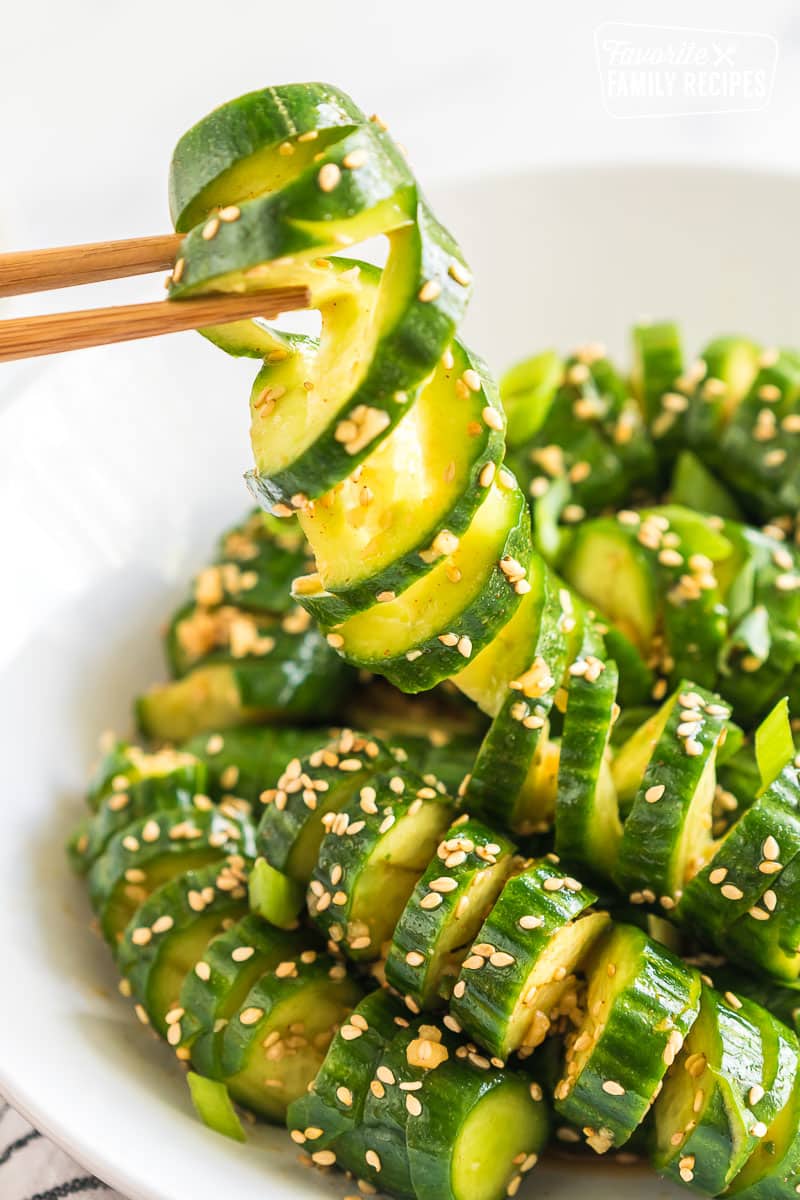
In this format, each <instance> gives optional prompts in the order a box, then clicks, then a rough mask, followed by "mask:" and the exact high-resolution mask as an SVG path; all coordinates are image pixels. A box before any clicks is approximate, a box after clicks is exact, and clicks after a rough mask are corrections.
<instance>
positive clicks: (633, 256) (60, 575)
mask: <svg viewBox="0 0 800 1200" xmlns="http://www.w3.org/2000/svg"><path fill="white" fill-rule="evenodd" d="M434 199H435V200H436V201H437V203H438V207H439V209H440V212H441V213H442V215H443V216H444V217H445V218H446V219H447V220H448V221H449V222H450V223H451V224H452V225H453V227H454V228H455V229H456V230H457V232H458V234H459V235H460V236H461V238H462V240H463V242H464V245H465V247H466V249H467V254H468V257H469V258H470V260H471V261H472V263H473V265H474V267H475V269H476V274H477V288H476V299H475V303H474V307H473V310H472V312H471V314H470V317H469V326H470V337H471V338H472V339H473V340H474V343H475V344H476V346H477V347H478V348H480V350H481V351H482V352H483V353H484V354H485V355H486V356H487V357H488V358H489V360H490V361H491V362H493V363H494V364H495V365H496V366H497V367H498V368H499V367H501V366H502V365H504V363H505V361H506V360H507V359H508V358H509V357H510V356H512V355H515V354H523V353H526V352H531V351H533V350H535V349H537V348H540V347H541V346H542V345H546V344H548V343H550V342H556V343H558V344H560V345H562V346H569V345H570V344H572V343H574V342H575V341H578V340H580V339H584V338H593V339H594V338H605V339H606V340H608V341H609V342H610V344H611V345H612V346H613V347H614V348H616V349H619V348H621V346H622V342H623V338H624V331H625V329H626V328H627V326H628V324H629V323H630V321H631V319H632V318H634V317H635V316H636V315H637V314H640V313H642V312H650V313H652V314H653V315H656V314H661V315H673V314H674V315H678V316H680V317H682V318H684V320H685V324H686V328H687V333H688V335H689V340H690V342H691V343H692V344H693V345H696V344H697V342H698V341H699V340H700V339H701V338H703V337H705V336H707V335H709V334H711V333H712V332H722V331H725V330H729V331H734V330H737V329H744V330H746V331H749V332H752V333H754V334H755V335H757V336H763V337H765V338H768V339H772V338H774V339H776V340H786V341H789V342H793V343H794V344H795V345H796V344H798V343H800V311H799V310H798V306H797V303H796V280H797V278H798V275H799V273H800V272H799V268H800V250H799V249H798V242H797V238H796V236H795V226H796V221H795V214H796V212H797V210H798V203H800V182H798V181H796V180H792V179H789V178H782V177H780V176H769V175H747V174H736V173H732V172H721V173H720V172H713V171H711V172H703V171H690V170H676V171H667V170H658V171H643V170H636V169H621V170H612V171H591V170H588V171H580V170H573V171H568V172H540V173H535V172H533V173H531V172H529V173H527V174H525V173H518V174H517V175H514V176H498V177H497V178H496V179H494V180H492V179H482V180H480V181H477V182H472V183H468V184H463V185H455V186H453V187H451V188H449V189H445V188H440V189H438V191H437V195H436V196H435V197H434ZM252 370H253V367H252V364H249V365H248V364H246V363H237V362H234V361H232V360H229V359H227V358H226V357H225V356H224V355H223V354H221V353H220V352H219V351H217V350H215V349H214V348H212V347H211V346H209V345H208V344H206V343H204V342H203V341H202V340H201V339H200V338H198V337H196V336H195V335H189V334H186V335H179V336H178V337H174V338H172V339H164V340H163V341H161V342H154V343H140V344H138V345H131V346H129V347H117V348H108V349H103V350H96V351H87V352H84V353H83V354H80V355H66V356H62V357H61V358H59V359H52V360H49V361H47V362H43V363H42V364H39V365H30V364H29V365H28V366H26V368H25V369H24V370H22V371H20V372H18V373H16V374H12V375H9V376H5V375H3V376H0V545H2V546H3V547H4V550H5V552H6V554H8V555H9V556H10V559H9V558H6V559H5V561H6V562H8V561H9V560H10V561H12V562H13V563H14V564H15V566H14V570H13V571H12V572H11V574H10V575H8V576H6V580H5V588H4V590H3V603H4V606H5V608H6V609H7V619H5V620H4V625H3V629H4V639H3V652H4V654H5V661H4V662H2V661H0V699H1V702H2V708H3V715H2V726H1V727H2V731H3V747H4V753H3V781H4V794H5V807H4V817H3V832H4V836H3V838H2V839H0V946H1V947H2V954H3V967H2V979H3V984H2V988H0V1090H4V1091H7V1093H8V1095H9V1097H10V1098H11V1099H12V1100H13V1101H14V1102H15V1103H17V1104H18V1105H19V1106H20V1107H21V1108H22V1109H23V1110H24V1112H25V1113H26V1115H28V1116H29V1117H30V1119H31V1120H32V1121H33V1122H34V1123H35V1124H36V1125H38V1126H39V1127H40V1128H43V1129H44V1130H45V1131H46V1132H49V1133H51V1134H52V1135H53V1136H54V1137H55V1138H56V1139H57V1140H59V1141H60V1142H62V1143H63V1144H64V1145H66V1146H68V1147H69V1148H70V1149H71V1151H72V1153H73V1154H74V1155H75V1156H76V1157H77V1158H78V1159H79V1161H81V1162H82V1163H83V1164H84V1165H86V1166H87V1167H89V1168H91V1169H93V1170H96V1171H97V1172H98V1173H99V1174H100V1175H101V1177H102V1178H104V1179H106V1180H107V1181H108V1182H110V1183H112V1184H113V1185H114V1186H117V1187H119V1188H120V1190H122V1191H123V1192H125V1193H127V1194H128V1195H129V1196H130V1197H132V1198H133V1200H185V1198H186V1196H187V1195H188V1194H191V1196H192V1200H219V1197H220V1196H221V1195H232V1196H236V1200H262V1198H263V1195H264V1189H265V1186H268V1187H269V1188H270V1194H271V1195H272V1196H274V1197H276V1200H284V1198H285V1197H288V1196H289V1195H290V1194H291V1195H295V1196H309V1197H311V1196H315V1195H318V1194H320V1190H321V1189H323V1188H324V1187H325V1186H326V1185H325V1184H324V1183H323V1182H321V1181H320V1180H318V1179H317V1178H315V1177H314V1176H311V1175H310V1174H306V1173H303V1172H302V1171H300V1170H299V1169H295V1167H294V1166H293V1159H294V1157H295V1155H294V1151H293V1149H292V1148H291V1145H290V1144H289V1143H288V1142H287V1139H286V1138H285V1137H284V1136H281V1135H280V1134H278V1135H275V1136H273V1137H271V1136H269V1135H267V1134H266V1133H263V1132H262V1133H259V1134H258V1135H257V1136H256V1137H254V1139H253V1142H252V1144H251V1145H250V1146H248V1147H247V1148H246V1149H241V1148H239V1147H238V1146H235V1145H233V1144H232V1143H228V1142H225V1141H224V1140H223V1139H220V1138H216V1137H214V1136H212V1135H210V1134H207V1133H206V1132H205V1131H204V1130H203V1129H202V1127H201V1126H200V1125H199V1124H198V1123H197V1122H196V1121H195V1120H194V1119H193V1117H192V1116H191V1115H190V1111H189V1103H188V1099H187V1095H186V1092H185V1090H184V1085H183V1083H182V1079H181V1077H180V1074H179V1072H177V1071H176V1070H175V1069H174V1067H173V1065H172V1062H171V1056H170V1055H169V1054H168V1053H167V1052H166V1051H165V1049H164V1048H163V1047H162V1046H160V1045H157V1044H156V1043H155V1042H153V1041H152V1040H151V1039H150V1038H149V1036H148V1035H147V1034H146V1032H145V1031H144V1030H142V1029H141V1028H140V1027H139V1026H138V1025H137V1024H136V1023H135V1022H134V1020H133V1019H132V1016H131V1013H130V1009H129V1006H128V1005H126V1004H125V1003H124V1002H123V1001H121V1000H120V999H119V998H118V997H117V995H116V993H115V990H114V978H113V972H112V971H111V969H110V966H109V963H108V960H107V955H106V953H105V951H104V949H103V947H102V946H101V945H100V944H99V943H98V942H97V941H96V940H95V939H94V938H93V937H92V936H91V935H90V934H89V933H88V932H87V929H86V924H87V917H88V912H87V907H86V903H85V899H84V896H83V889H82V886H81V885H80V884H78V883H77V882H76V881H75V880H73V879H72V878H71V876H70V873H69V871H68V869H67V866H66V863H65V860H64V856H63V850H62V847H63V842H64V838H65V836H66V833H67V831H68V830H69V828H70V826H71V825H72V824H73V822H74V821H75V819H76V817H77V816H78V814H79V813H80V811H81V802H80V793H81V789H82V786H83V780H84V776H85V771H86V768H87V766H88V764H89V761H90V759H91V755H92V749H93V745H94V741H95V738H96V736H97V734H98V732H99V731H100V730H101V729H103V728H105V727H107V726H115V727H116V728H117V729H118V730H124V729H125V728H126V727H127V724H128V713H129V703H130V698H131V697H132V696H133V695H134V694H135V693H136V691H137V690H139V689H140V688H142V687H143V686H144V685H146V684H147V683H148V682H150V680H151V679H152V678H153V677H154V676H155V675H156V674H157V672H158V671H159V670H160V667H159V652H158V644H157V634H156V629H157V626H158V623H159V621H160V619H161V617H162V616H163V615H164V614H165V613H166V612H167V611H168V609H169V607H170V604H171V603H172V602H173V601H174V600H175V598H176V597H177V596H178V595H180V594H181V593H182V591H183V589H184V587H185V583H186V578H187V575H188V573H189V572H190V570H191V569H192V568H193V567H194V566H196V565H197V564H198V563H199V562H200V561H201V556H202V555H203V553H204V552H205V551H206V549H207V548H208V546H209V544H210V542H211V540H212V539H213V537H214V536H215V535H216V533H217V531H218V529H219V528H220V526H221V525H222V524H223V523H224V522H225V521H226V520H228V519H229V518H231V517H233V516H235V515H236V514H237V513H238V512H239V511H241V510H243V509H244V508H245V507H246V503H247V501H246V496H245V492H244V488H243V485H242V484H241V481H240V475H241V472H242V470H243V469H244V468H245V466H246V465H247V462H248V446H247V438H246V420H247V415H246V401H245V397H246V394H247V393H246V387H247V385H248V380H249V377H250V374H251V372H252ZM6 378H8V379H9V380H11V381H12V382H9V383H8V384H7V385H6V386H5V389H3V381H4V380H5V379H6ZM535 1180H536V1184H535V1186H536V1187H537V1188H538V1191H537V1193H536V1194H538V1195H542V1196H552V1197H562V1198H566V1197H568V1196H572V1195H574V1194H575V1191H576V1190H577V1189H579V1188H583V1187H584V1186H585V1184H586V1180H587V1176H586V1175H585V1174H581V1175H576V1173H575V1171H574V1169H573V1170H563V1169H561V1170H553V1169H551V1168H549V1167H548V1168H546V1169H544V1170H542V1171H538V1170H537V1172H536V1173H535ZM591 1188H592V1194H593V1195H594V1196H595V1197H597V1200H604V1198H606V1200H611V1197H615V1198H617V1200H634V1198H635V1197H639V1196H641V1194H642V1189H643V1188H646V1189H647V1192H648V1194H650V1195H658V1196H661V1195H667V1194H669V1191H668V1189H666V1188H665V1187H664V1186H662V1185H661V1184H659V1183H658V1182H657V1181H655V1180H653V1179H651V1178H650V1177H649V1176H648V1177H647V1181H646V1182H645V1180H644V1177H643V1176H642V1175H641V1174H639V1173H638V1172H636V1173H633V1174H630V1173H627V1174H626V1173H625V1172H622V1171H620V1170H614V1169H611V1171H610V1172H606V1173H605V1174H604V1173H603V1172H602V1171H600V1172H594V1173H593V1174H592V1176H591ZM330 1190H331V1191H332V1193H333V1194H335V1195H341V1194H342V1180H341V1179H338V1180H335V1181H334V1182H332V1183H331V1184H330ZM531 1193H532V1194H533V1185H531Z"/></svg>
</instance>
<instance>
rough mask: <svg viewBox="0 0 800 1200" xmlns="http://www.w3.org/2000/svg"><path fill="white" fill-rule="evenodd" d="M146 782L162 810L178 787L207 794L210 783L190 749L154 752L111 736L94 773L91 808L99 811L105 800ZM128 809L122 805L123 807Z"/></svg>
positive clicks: (90, 799) (89, 790) (166, 749)
mask: <svg viewBox="0 0 800 1200" xmlns="http://www.w3.org/2000/svg"><path fill="white" fill-rule="evenodd" d="M145 781H146V782H147V784H148V790H149V792H150V795H151V797H152V799H153V800H154V801H155V800H156V799H158V798H160V799H161V801H162V803H161V805H160V807H161V808H168V807H169V802H170V798H171V796H172V794H173V789H174V788H175V787H181V788H185V789H187V790H188V791H191V792H192V793H194V792H204V791H205V790H206V782H207V781H206V772H205V770H204V768H203V766H202V764H201V763H200V762H198V756H197V755H195V754H194V753H193V752H192V751H191V750H189V749H181V750H173V749H172V747H164V748H163V749H161V750H156V751H155V752H153V753H150V752H149V751H147V750H144V749H143V748H142V747H141V746H136V745H133V744H131V743H130V742H125V741H120V740H119V739H114V738H113V735H111V744H110V745H106V746H104V747H103V752H102V754H101V757H100V761H99V762H98V763H97V764H96V765H95V767H94V769H93V771H92V775H91V779H90V781H89V787H88V790H87V803H88V805H89V808H91V809H93V810H94V809H98V808H99V807H100V804H101V803H102V801H103V800H108V799H109V798H110V797H112V796H114V795H115V794H117V793H119V794H120V795H124V794H126V793H128V792H130V790H131V788H132V787H134V786H137V785H139V784H142V783H144V782H145ZM124 807H125V806H124V805H122V804H121V802H120V808H121V809H124Z"/></svg>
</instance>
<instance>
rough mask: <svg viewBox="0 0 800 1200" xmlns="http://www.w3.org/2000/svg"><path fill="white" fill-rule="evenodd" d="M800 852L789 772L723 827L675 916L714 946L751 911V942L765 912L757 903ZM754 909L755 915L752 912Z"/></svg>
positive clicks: (799, 808) (799, 804) (797, 808)
mask: <svg viewBox="0 0 800 1200" xmlns="http://www.w3.org/2000/svg"><path fill="white" fill-rule="evenodd" d="M798 853H800V793H798V789H797V774H796V771H795V769H794V768H792V767H789V768H786V769H785V771H784V772H783V773H782V774H780V775H778V777H777V779H774V780H773V781H772V783H771V785H770V786H769V787H768V788H767V789H766V791H764V792H762V794H761V795H760V796H758V797H757V798H756V799H755V800H754V801H753V803H752V804H751V806H750V807H749V808H748V809H747V810H746V811H745V812H744V813H743V814H742V816H741V817H740V818H739V820H738V821H736V823H735V824H734V825H733V826H732V827H731V828H730V829H729V831H728V832H727V834H726V835H725V837H724V838H723V840H722V842H721V844H720V846H719V848H718V849H717V850H716V852H715V853H714V856H713V857H712V858H711V859H710V860H709V861H708V863H707V864H706V865H705V866H704V867H703V869H702V870H701V871H700V872H698V874H697V875H695V876H694V878H693V879H691V880H690V881H689V883H688V884H687V885H686V887H685V889H684V893H683V896H682V898H681V901H680V904H679V905H678V910H677V914H676V915H677V917H678V919H679V920H680V921H681V922H682V923H683V924H685V925H687V926H688V927H690V928H692V929H694V930H696V931H697V932H698V933H699V934H701V935H704V936H705V937H707V938H709V939H710V940H711V942H712V944H719V939H721V938H722V939H724V936H725V933H726V932H727V930H728V929H729V928H730V926H731V925H733V923H734V922H735V921H736V920H737V918H739V917H743V916H745V914H747V913H750V912H752V916H751V918H750V920H749V929H750V932H751V936H752V938H753V940H758V939H759V937H760V936H761V924H762V922H763V923H765V922H768V921H770V919H771V918H770V909H769V908H768V907H766V906H765V905H763V904H760V903H759V901H760V900H761V898H762V896H763V895H764V893H765V892H767V891H768V890H772V891H773V892H775V891H776V888H777V884H778V881H779V879H780V878H781V875H782V873H783V868H784V867H785V866H786V865H787V864H789V863H791V861H792V860H793V859H794V858H795V856H796V855H797V854H798ZM754 909H755V912H753V911H752V910H754Z"/></svg>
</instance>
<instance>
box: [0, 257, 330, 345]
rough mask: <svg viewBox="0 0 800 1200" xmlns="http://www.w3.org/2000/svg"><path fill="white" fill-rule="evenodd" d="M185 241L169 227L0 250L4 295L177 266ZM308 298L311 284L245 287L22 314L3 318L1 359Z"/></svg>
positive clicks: (274, 308)
mask: <svg viewBox="0 0 800 1200" xmlns="http://www.w3.org/2000/svg"><path fill="white" fill-rule="evenodd" d="M181 241H182V237H181V235H180V234H174V233H170V234H163V235H157V236H155V237H142V238H128V239H125V240H121V241H110V242H91V243H88V244H86V245H82V246H57V247H54V248H52V249H48V250H24V251H19V252H15V253H12V254H0V297H2V296H14V295H25V294H29V293H31V292H39V291H50V290H51V289H56V288H62V287H74V286H76V285H78V284H85V283H98V282H100V281H102V280H105V279H122V278H125V277H129V276H131V275H144V274H148V273H149V272H151V271H162V270H168V269H171V268H172V267H173V266H174V263H175V258H176V255H177V252H178V249H179V247H180V244H181ZM308 304H309V293H308V290H307V289H306V288H302V287H285V288H273V289H271V290H268V291H262V292H248V293H246V294H245V295H239V294H233V293H218V294H213V295H212V294H209V295H205V296H199V297H196V298H192V299H187V300H156V301H153V302H150V303H144V304H126V305H114V306H113V307H110V308H95V309H86V310H83V311H78V312H61V313H52V314H49V315H47V316H33V317H15V318H12V319H11V320H7V321H0V362H11V361H12V360H14V359H20V358H35V357H38V356H39V355H42V354H56V353H59V352H61V351H65V350H81V349H84V348H86V347H88V346H100V345H105V344H108V343H112V342H126V341H134V340H136V339H138V338H147V337H156V336H157V335H159V334H162V333H177V332H179V331H181V330H185V329H199V328H203V327H204V326H207V325H221V324H224V323H226V322H229V321H241V320H245V319H247V318H250V317H266V318H267V319H272V318H274V317H276V316H278V314H279V313H282V312H289V311H290V310H292V309H298V308H306V307H307V306H308Z"/></svg>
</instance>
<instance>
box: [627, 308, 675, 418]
mask: <svg viewBox="0 0 800 1200" xmlns="http://www.w3.org/2000/svg"><path fill="white" fill-rule="evenodd" d="M633 355H634V361H633V370H632V372H631V385H632V387H633V391H634V394H635V396H636V398H637V400H638V401H639V404H640V406H641V408H642V412H643V413H644V415H645V417H646V418H647V420H648V422H651V423H652V422H653V420H654V418H657V417H658V415H659V414H660V413H661V411H662V408H661V402H662V398H663V396H664V393H665V392H669V391H671V390H672V388H673V387H674V386H675V381H676V380H677V379H679V378H680V376H681V375H682V373H683V350H682V347H681V339H680V334H679V332H678V328H677V326H676V325H675V324H674V323H673V322H672V321H661V322H654V323H651V324H641V325H636V326H635V327H634V330H633Z"/></svg>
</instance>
